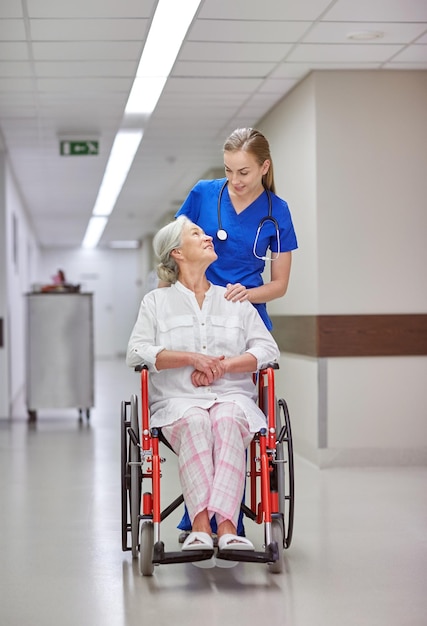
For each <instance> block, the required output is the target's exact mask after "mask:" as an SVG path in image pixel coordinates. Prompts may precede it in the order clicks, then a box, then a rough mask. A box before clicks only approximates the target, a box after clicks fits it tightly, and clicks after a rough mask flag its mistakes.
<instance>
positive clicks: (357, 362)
mask: <svg viewBox="0 0 427 626" xmlns="http://www.w3.org/2000/svg"><path fill="white" fill-rule="evenodd" d="M259 126H260V128H261V129H262V130H263V131H264V132H265V133H266V135H267V136H268V137H269V139H270V144H271V148H272V154H273V160H274V165H275V175H276V182H277V185H278V191H279V194H280V195H282V196H283V197H284V198H285V199H287V200H288V202H289V204H290V208H291V211H292V215H293V218H294V223H295V226H296V230H297V236H298V240H299V250H298V251H297V252H295V253H294V258H293V268H292V278H291V284H290V288H289V291H288V294H287V295H286V296H285V298H283V299H281V300H279V301H276V302H274V303H271V304H270V305H269V310H270V312H272V313H274V314H275V315H280V314H283V315H286V314H300V315H313V314H314V315H316V314H317V315H321V314H359V313H367V314H378V313H385V314H387V313H425V312H427V283H426V278H425V268H426V267H427V246H426V244H425V235H426V233H427V211H426V197H427V176H426V172H427V150H426V146H427V72H390V71H388V72H386V71H384V72H371V71H366V72H363V71H357V72H341V71H339V72H338V71H334V72H314V73H312V74H311V75H310V76H309V77H307V79H306V80H305V81H304V82H303V83H301V84H300V85H299V86H297V87H296V88H295V90H294V91H293V92H292V93H291V94H289V95H288V96H287V97H286V98H285V99H284V100H283V101H282V102H281V103H279V105H278V106H277V107H276V108H275V109H274V110H273V111H272V112H271V113H270V114H269V115H268V116H267V117H266V118H265V119H264V120H262V122H261V124H260V125H259ZM282 172H283V177H282V175H281V174H282ZM426 374H427V357H392V358H370V359H369V358H345V359H343V358H336V359H318V360H317V362H316V360H313V359H308V358H304V357H300V356H296V355H282V363H281V371H280V374H279V375H278V380H279V381H280V385H281V387H282V388H283V389H285V390H286V393H287V394H288V395H287V399H288V402H289V404H290V409H291V417H292V416H293V420H292V424H293V431H294V440H295V443H296V448H297V450H298V451H299V452H300V453H301V454H304V456H306V457H307V458H309V459H310V460H312V461H314V462H315V463H318V464H319V465H320V466H326V465H337V464H346V463H349V464H353V463H356V464H359V463H362V464H372V463H390V462H399V463H419V462H422V463H427V420H426V417H427V385H426V384H425V382H426V380H427V377H426ZM402 431H404V434H403V433H402Z"/></svg>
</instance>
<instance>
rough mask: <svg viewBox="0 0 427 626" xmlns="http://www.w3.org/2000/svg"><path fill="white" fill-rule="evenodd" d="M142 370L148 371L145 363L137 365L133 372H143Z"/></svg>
mask: <svg viewBox="0 0 427 626" xmlns="http://www.w3.org/2000/svg"><path fill="white" fill-rule="evenodd" d="M142 370H148V366H147V365H145V363H140V364H139V365H135V367H134V369H133V371H134V372H142Z"/></svg>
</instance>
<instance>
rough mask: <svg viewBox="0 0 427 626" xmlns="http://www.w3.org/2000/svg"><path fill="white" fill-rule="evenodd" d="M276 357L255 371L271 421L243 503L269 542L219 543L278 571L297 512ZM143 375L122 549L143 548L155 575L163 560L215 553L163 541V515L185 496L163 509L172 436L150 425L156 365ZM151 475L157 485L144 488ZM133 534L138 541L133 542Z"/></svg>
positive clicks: (259, 437) (253, 457) (127, 425)
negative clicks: (163, 451)
mask: <svg viewBox="0 0 427 626" xmlns="http://www.w3.org/2000/svg"><path fill="white" fill-rule="evenodd" d="M277 368H278V365H277V364H275V363H274V364H269V365H268V366H267V367H266V368H265V369H263V370H260V371H259V372H258V373H257V374H256V375H255V376H254V380H256V379H257V386H258V404H259V407H260V408H261V410H262V411H263V412H264V414H265V415H266V418H267V425H266V428H263V429H262V430H260V431H259V432H258V433H256V435H255V436H254V439H253V440H252V442H251V444H250V446H249V452H248V458H249V461H248V471H247V476H248V477H249V478H250V490H249V494H250V496H249V499H250V504H249V506H248V505H246V504H245V503H242V505H241V508H242V510H243V512H244V514H245V515H246V516H247V517H248V518H250V519H252V520H253V521H254V522H255V523H257V524H264V550H262V551H249V550H248V551H245V550H229V549H227V551H222V552H220V551H219V550H217V552H216V558H219V559H224V560H231V561H245V562H261V563H267V564H268V568H269V570H270V571H271V572H272V573H280V572H282V570H283V550H284V549H287V548H289V546H290V544H291V541H292V533H293V520H294V462H293V447H292V434H291V425H290V419H289V412H288V408H287V405H286V402H285V401H284V400H283V399H280V400H276V396H275V379H274V370H275V369H277ZM136 370H137V371H140V376H141V421H140V420H139V412H138V397H137V396H136V394H132V396H131V399H130V402H127V401H123V402H122V405H121V496H122V497H121V503H122V507H121V508H122V550H123V551H126V550H132V556H133V557H134V558H137V557H138V556H139V566H140V572H141V574H143V575H144V576H151V575H152V574H153V571H154V566H155V565H160V564H166V563H183V562H195V561H202V560H205V559H209V558H211V557H212V555H213V554H214V550H213V551H212V552H210V551H207V550H191V551H187V552H185V551H184V552H183V551H179V552H166V551H165V546H164V543H163V542H162V541H161V536H160V535H161V533H160V530H161V523H162V522H163V520H164V519H166V518H167V517H168V516H169V515H170V514H171V513H172V512H173V511H175V509H177V508H178V507H179V506H180V505H181V504H182V503H183V502H184V498H183V496H182V494H181V495H179V496H178V497H177V498H176V499H175V500H174V501H173V502H172V503H170V504H169V505H168V506H167V507H166V509H164V510H162V509H161V476H162V472H161V464H162V463H163V462H164V461H165V459H164V458H162V457H161V456H160V450H159V448H160V443H161V442H163V443H165V444H166V445H167V446H168V447H169V448H170V446H169V444H168V442H167V441H166V440H165V439H164V438H163V437H162V434H161V430H160V429H158V428H150V409H149V401H148V377H149V373H148V369H147V367H146V366H141V367H138V368H136ZM144 481H148V483H149V486H151V490H145V491H144V493H143V492H142V484H143V482H144ZM129 538H130V542H129Z"/></svg>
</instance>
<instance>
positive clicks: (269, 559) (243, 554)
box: [216, 541, 280, 563]
mask: <svg viewBox="0 0 427 626" xmlns="http://www.w3.org/2000/svg"><path fill="white" fill-rule="evenodd" d="M216 558H217V559H222V560H223V561H241V562H244V563H274V562H275V561H278V560H279V558H280V554H279V547H278V545H277V542H276V541H273V542H272V543H270V545H268V546H267V548H266V550H265V552H257V551H254V550H223V551H222V552H221V551H220V550H218V552H217V554H216Z"/></svg>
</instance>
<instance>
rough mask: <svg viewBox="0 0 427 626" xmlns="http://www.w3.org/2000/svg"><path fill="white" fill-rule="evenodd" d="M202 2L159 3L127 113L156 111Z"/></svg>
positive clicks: (195, 0) (163, 0) (190, 0)
mask: <svg viewBox="0 0 427 626" xmlns="http://www.w3.org/2000/svg"><path fill="white" fill-rule="evenodd" d="M200 1H201V0H185V2H178V1H177V0H159V3H158V5H157V9H156V13H155V15H154V18H153V22H152V24H151V28H150V32H149V33H148V37H147V41H146V42H145V46H144V50H143V52H142V56H141V59H140V61H139V65H138V69H137V72H136V78H135V81H134V84H133V86H132V89H131V92H130V95H129V99H128V102H127V105H126V109H125V113H139V114H149V113H152V111H154V109H155V107H156V104H157V101H158V99H159V98H160V95H161V93H162V91H163V87H164V86H165V83H166V79H167V77H168V76H169V74H170V72H171V70H172V67H173V65H174V63H175V60H176V57H177V56H178V52H179V50H180V48H181V46H182V42H183V41H184V38H185V35H186V34H187V31H188V29H189V27H190V24H191V22H192V21H193V18H194V15H195V13H196V11H197V9H198V8H199V4H200Z"/></svg>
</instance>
